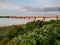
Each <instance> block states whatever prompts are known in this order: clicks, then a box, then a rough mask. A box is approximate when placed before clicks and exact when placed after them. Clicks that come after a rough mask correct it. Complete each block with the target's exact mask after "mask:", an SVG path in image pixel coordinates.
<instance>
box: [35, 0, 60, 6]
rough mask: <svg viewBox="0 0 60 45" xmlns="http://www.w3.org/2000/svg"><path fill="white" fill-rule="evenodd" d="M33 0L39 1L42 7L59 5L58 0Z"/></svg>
mask: <svg viewBox="0 0 60 45" xmlns="http://www.w3.org/2000/svg"><path fill="white" fill-rule="evenodd" d="M34 1H36V2H38V3H40V4H41V5H43V7H57V6H60V0H34Z"/></svg>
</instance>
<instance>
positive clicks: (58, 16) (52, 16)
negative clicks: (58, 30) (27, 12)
mask: <svg viewBox="0 0 60 45" xmlns="http://www.w3.org/2000/svg"><path fill="white" fill-rule="evenodd" d="M0 18H16V19H17V18H19V19H26V18H28V19H29V20H30V19H31V18H34V21H35V20H36V19H37V18H43V20H45V19H46V18H56V20H58V19H59V18H60V15H49V16H48V15H45V16H0Z"/></svg>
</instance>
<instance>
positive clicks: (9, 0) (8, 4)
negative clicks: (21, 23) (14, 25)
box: [0, 0, 60, 16]
mask: <svg viewBox="0 0 60 45" xmlns="http://www.w3.org/2000/svg"><path fill="white" fill-rule="evenodd" d="M48 7H49V8H50V7H60V0H0V16H6V15H8V16H25V15H40V14H41V10H42V9H43V8H48Z"/></svg>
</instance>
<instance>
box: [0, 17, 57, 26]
mask: <svg viewBox="0 0 60 45" xmlns="http://www.w3.org/2000/svg"><path fill="white" fill-rule="evenodd" d="M53 19H56V18H46V19H45V20H46V21H47V20H53ZM33 20H34V19H33V18H32V19H30V20H29V19H15V18H0V26H7V25H17V24H25V23H27V22H30V21H33ZM36 20H43V18H37V19H36Z"/></svg>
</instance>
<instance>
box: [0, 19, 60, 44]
mask: <svg viewBox="0 0 60 45" xmlns="http://www.w3.org/2000/svg"><path fill="white" fill-rule="evenodd" d="M0 45H60V20H51V21H40V20H37V21H33V22H28V23H26V24H21V25H12V26H3V27H0Z"/></svg>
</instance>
